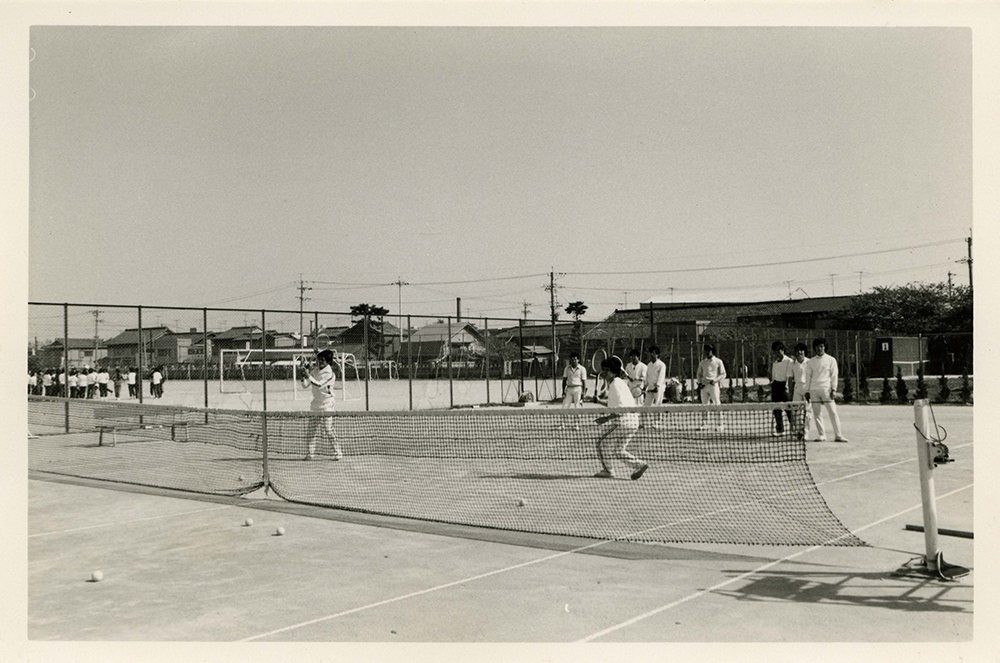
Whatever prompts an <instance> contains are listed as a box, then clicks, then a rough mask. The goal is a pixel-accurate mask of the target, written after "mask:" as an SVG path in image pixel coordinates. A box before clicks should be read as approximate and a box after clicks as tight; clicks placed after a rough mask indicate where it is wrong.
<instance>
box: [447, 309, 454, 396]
mask: <svg viewBox="0 0 1000 663" xmlns="http://www.w3.org/2000/svg"><path fill="white" fill-rule="evenodd" d="M445 344H446V345H447V348H448V407H455V382H454V378H453V377H452V374H451V316H450V315H449V316H448V340H447V341H445Z"/></svg>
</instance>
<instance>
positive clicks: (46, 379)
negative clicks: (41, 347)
mask: <svg viewBox="0 0 1000 663" xmlns="http://www.w3.org/2000/svg"><path fill="white" fill-rule="evenodd" d="M42 386H43V387H51V386H52V376H51V375H49V374H48V373H46V374H45V375H43V376H42Z"/></svg>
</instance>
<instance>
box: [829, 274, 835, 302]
mask: <svg viewBox="0 0 1000 663" xmlns="http://www.w3.org/2000/svg"><path fill="white" fill-rule="evenodd" d="M834 276H836V274H830V295H831V296H833V297H836V296H837V291H836V289H835V288H834V285H833V277H834Z"/></svg>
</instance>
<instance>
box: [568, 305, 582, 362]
mask: <svg viewBox="0 0 1000 663" xmlns="http://www.w3.org/2000/svg"><path fill="white" fill-rule="evenodd" d="M566 312H567V313H569V314H570V315H572V316H573V319H574V320H575V321H576V325H575V327H576V328H575V329H574V331H573V337H574V338H570V339H569V341H570V344H571V345H575V346H576V347H577V348H579V349H580V352H581V353H582V352H583V327H582V324H581V323H580V318H581V317H582V316H583V314H584V313H586V312H587V305H586V304H584V303H583V302H570V304H569V306H567V307H566Z"/></svg>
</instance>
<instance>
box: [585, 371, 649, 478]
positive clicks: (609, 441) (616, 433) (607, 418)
mask: <svg viewBox="0 0 1000 663" xmlns="http://www.w3.org/2000/svg"><path fill="white" fill-rule="evenodd" d="M601 374H602V375H603V377H604V381H605V383H606V384H607V385H608V389H607V393H608V398H607V403H606V404H607V406H608V407H611V408H617V407H635V399H634V398H633V397H632V392H631V391H629V388H628V383H627V382H626V381H625V377H626V376H625V371H624V370H622V360H621V359H619V358H618V357H611V358H610V359H605V360H604V361H603V362H601ZM595 421H596V422H597V423H598V424H605V423H608V422H613V423H612V424H611V428H610V429H609V430H608V431H606V432H605V433H604V434H602V435H601V437H600V438H598V440H597V459H598V460H599V461H600V462H601V468H602V469H601V471H600V472H598V473H597V474H595V475H594V476H595V477H598V478H602V479H603V478H611V477H614V473H613V472H612V471H611V468H609V467H608V463H607V460H606V459H605V454H604V449H605V447H607V448H609V449H612V450H614V451H613V457H615V458H618V459H620V460H622V461H623V462H624V463H625V464H626V465H628V466H629V467H631V468H632V474H631V478H632V480H633V481H636V480H638V479H639V478H640V477H641V476H642V474H643V472H645V471H646V470H648V469H649V464H648V463H646V462H644V461H642V460H639V459H638V458H636V457H635V456H633V455H632V454H630V453H629V452H628V451H627V450H626V447H628V444H629V442H631V441H632V438H633V437H635V433H636V431H638V430H639V413H638V412H623V413H617V412H612V413H608V414H606V415H603V416H600V417H598V418H597V419H596V420H595Z"/></svg>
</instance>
